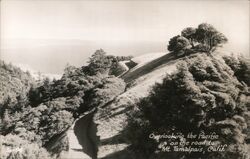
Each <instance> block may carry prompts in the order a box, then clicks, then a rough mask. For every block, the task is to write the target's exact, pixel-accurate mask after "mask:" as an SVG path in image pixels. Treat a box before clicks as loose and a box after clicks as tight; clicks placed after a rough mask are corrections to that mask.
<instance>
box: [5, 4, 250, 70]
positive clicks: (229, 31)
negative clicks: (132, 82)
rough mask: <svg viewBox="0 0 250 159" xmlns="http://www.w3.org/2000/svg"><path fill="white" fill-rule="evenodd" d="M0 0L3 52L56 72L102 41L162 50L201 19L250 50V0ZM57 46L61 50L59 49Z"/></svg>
mask: <svg viewBox="0 0 250 159" xmlns="http://www.w3.org/2000/svg"><path fill="white" fill-rule="evenodd" d="M0 3H1V8H0V9H1V10H0V13H1V21H0V22H1V25H0V27H1V34H0V37H1V54H0V56H1V58H2V59H4V60H6V61H10V62H13V63H22V64H27V65H31V67H33V68H35V69H40V70H42V71H44V72H49V73H58V72H60V70H62V69H63V67H64V66H65V65H66V63H71V64H73V65H80V64H81V63H82V61H84V59H85V60H86V59H87V57H88V56H89V55H90V54H91V53H93V51H94V49H98V47H104V48H106V50H108V51H109V52H111V53H113V54H119V55H120V54H122V55H126V54H132V55H136V54H143V53H148V52H151V51H152V52H164V51H166V45H167V42H168V41H169V39H170V38H171V37H173V36H175V35H177V34H180V32H181V30H182V29H183V28H185V27H189V26H192V27H197V26H198V24H200V23H202V22H207V23H210V24H212V25H213V26H214V27H215V28H217V30H219V31H221V32H222V33H224V34H225V35H226V37H227V38H228V39H229V43H228V44H227V47H228V48H229V49H230V51H233V52H237V53H243V54H245V55H249V34H250V33H249V28H250V27H249V15H250V13H249V7H250V5H249V1H243V0H239V1H232V0H231V1H227V0H224V1H214V0H207V1H198V0H195V1H190V0H187V1H184V0H178V1H167V0H165V1H164V0H157V1H151V0H145V1H144V0H135V1H132V0H131V1H130V0H118V1H115V0H94V1H90V0H2V1H1V2H0ZM83 43H84V45H83V46H84V47H85V48H83V46H81V49H79V52H80V53H79V52H78V51H77V49H75V48H79V47H80V45H81V44H83ZM90 43H91V44H90ZM150 44H152V48H150ZM76 45H77V46H76ZM143 45H144V47H143ZM145 45H147V46H145ZM58 47H60V48H61V49H60V52H61V54H59V53H58V52H56V50H57V51H58ZM74 47H75V48H74ZM86 47H88V49H87V48H86ZM95 47H97V48H95ZM119 47H120V50H119ZM65 50H66V51H65ZM72 50H73V51H72ZM73 53H74V55H73ZM71 55H72V56H71ZM59 56H61V57H59ZM20 57H21V58H20ZM63 57H65V58H63ZM41 59H43V60H42V61H43V62H41ZM46 59H47V61H46ZM49 59H51V60H49ZM48 61H49V63H48ZM53 61H54V62H53ZM55 61H57V62H58V61H60V64H55ZM51 65H53V66H54V68H53V66H51Z"/></svg>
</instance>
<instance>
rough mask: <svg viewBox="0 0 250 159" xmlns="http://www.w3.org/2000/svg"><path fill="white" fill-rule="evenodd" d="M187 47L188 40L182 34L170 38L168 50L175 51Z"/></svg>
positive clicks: (188, 44) (188, 45)
mask: <svg viewBox="0 0 250 159" xmlns="http://www.w3.org/2000/svg"><path fill="white" fill-rule="evenodd" d="M189 47H190V43H189V40H188V39H187V38H185V37H184V36H180V35H177V36H174V37H173V38H171V39H170V41H169V45H168V50H169V51H174V52H176V53H177V52H180V51H181V50H185V49H187V48H189Z"/></svg>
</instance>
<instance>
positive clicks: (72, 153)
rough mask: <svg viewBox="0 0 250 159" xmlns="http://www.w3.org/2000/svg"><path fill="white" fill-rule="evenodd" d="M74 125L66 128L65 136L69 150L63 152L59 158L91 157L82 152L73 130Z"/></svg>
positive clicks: (83, 158) (88, 158)
mask: <svg viewBox="0 0 250 159" xmlns="http://www.w3.org/2000/svg"><path fill="white" fill-rule="evenodd" d="M73 127H74V125H73V126H72V127H71V128H70V129H69V130H68V132H67V136H68V139H69V151H68V152H63V154H62V155H61V157H60V158H61V159H91V158H90V157H89V156H88V155H86V154H85V153H83V151H82V146H81V145H80V144H79V142H78V140H77V137H76V135H75V133H74V130H73Z"/></svg>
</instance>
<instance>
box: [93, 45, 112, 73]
mask: <svg viewBox="0 0 250 159" xmlns="http://www.w3.org/2000/svg"><path fill="white" fill-rule="evenodd" d="M88 63H89V65H88V71H89V74H90V75H95V74H97V73H102V74H103V73H104V74H105V73H108V71H109V68H110V66H111V64H112V61H111V60H110V58H108V56H106V52H104V50H102V49H99V50H96V52H95V53H94V54H93V55H92V56H91V57H90V58H89V61H88Z"/></svg>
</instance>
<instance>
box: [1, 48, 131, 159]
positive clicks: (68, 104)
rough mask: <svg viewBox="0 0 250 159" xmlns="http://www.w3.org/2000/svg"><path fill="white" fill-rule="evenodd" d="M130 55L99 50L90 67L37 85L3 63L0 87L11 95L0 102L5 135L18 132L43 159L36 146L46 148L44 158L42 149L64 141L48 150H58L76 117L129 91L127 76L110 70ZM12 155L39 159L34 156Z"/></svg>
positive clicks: (71, 68) (74, 69)
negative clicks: (117, 74) (119, 54)
mask: <svg viewBox="0 0 250 159" xmlns="http://www.w3.org/2000/svg"><path fill="white" fill-rule="evenodd" d="M131 58H132V57H126V56H111V55H109V56H107V55H106V53H105V52H104V51H103V50H97V51H96V52H95V53H94V54H93V55H92V57H91V58H90V61H89V64H88V65H87V66H83V67H80V68H77V67H74V66H70V65H67V66H66V68H65V70H64V74H63V76H62V78H61V79H59V80H53V81H51V80H49V79H48V78H44V79H43V80H41V81H39V82H37V83H34V81H33V79H32V78H31V77H30V75H29V74H28V73H24V72H22V71H21V70H20V69H18V68H15V67H13V66H12V65H6V64H5V63H4V62H1V63H0V64H1V67H0V73H1V75H2V76H1V77H0V78H1V80H3V81H1V82H0V84H1V86H3V92H2V90H1V92H0V93H2V94H4V93H6V94H7V96H5V97H4V98H2V99H1V102H0V107H1V111H0V121H1V124H0V135H5V136H7V138H8V135H10V134H13V135H14V136H15V137H16V138H18V139H19V138H20V140H22V141H23V142H25V143H26V142H29V143H30V145H34V154H33V155H35V156H36V158H43V157H40V156H39V155H37V154H36V153H38V152H37V149H39V148H40V149H41V152H40V151H39V153H41V156H43V155H45V154H44V152H42V151H43V148H42V147H46V148H47V145H51V142H53V141H56V142H57V143H61V144H56V146H53V148H52V149H49V148H48V149H47V150H49V151H50V153H56V154H59V153H60V152H61V151H62V150H64V149H65V147H67V144H68V142H67V141H66V140H67V139H66V138H63V140H61V141H57V137H58V136H60V135H64V133H65V132H66V131H67V130H68V128H69V127H70V126H71V125H72V123H73V121H74V120H75V119H76V118H78V117H79V116H80V115H81V114H82V113H84V112H85V111H87V110H90V109H92V108H93V107H99V106H102V105H104V104H106V102H109V101H111V100H112V99H114V98H115V96H117V95H118V94H120V93H122V92H123V91H124V89H125V83H124V82H123V80H121V79H119V78H117V77H114V76H112V75H111V74H112V73H113V72H114V71H115V69H116V68H115V66H116V65H117V64H118V62H119V61H121V60H127V59H131ZM110 70H112V71H110ZM92 98H93V99H92ZM8 142H10V141H9V140H6V143H8ZM52 145H53V144H52ZM30 149H31V151H33V149H32V148H30ZM27 151H28V150H27ZM8 155H9V154H8ZM11 155H12V157H13V156H14V157H17V158H22V157H25V156H28V157H26V158H34V157H33V156H31V155H30V154H25V155H23V154H19V153H18V154H11ZM7 157H8V156H7ZM10 158H11V156H10ZM44 158H49V157H48V156H47V157H44Z"/></svg>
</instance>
